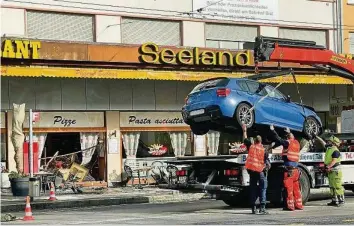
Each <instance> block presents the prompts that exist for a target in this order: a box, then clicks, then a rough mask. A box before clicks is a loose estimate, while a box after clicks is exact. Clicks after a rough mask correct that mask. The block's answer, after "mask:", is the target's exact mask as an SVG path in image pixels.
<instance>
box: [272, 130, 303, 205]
mask: <svg viewBox="0 0 354 226" xmlns="http://www.w3.org/2000/svg"><path fill="white" fill-rule="evenodd" d="M270 130H271V131H272V134H273V139H274V141H275V144H274V146H273V147H278V146H280V145H282V146H283V151H282V159H283V162H284V169H285V171H284V178H283V184H284V188H285V190H286V204H285V206H284V210H290V211H294V210H295V209H297V210H302V209H304V207H303V204H302V196H301V190H300V182H299V180H300V170H299V169H298V166H299V160H300V143H299V142H298V141H297V140H296V139H295V137H294V135H293V134H292V133H291V132H290V129H289V128H286V129H285V132H286V139H282V138H280V137H279V135H278V134H277V132H276V131H275V130H274V126H273V125H271V126H270Z"/></svg>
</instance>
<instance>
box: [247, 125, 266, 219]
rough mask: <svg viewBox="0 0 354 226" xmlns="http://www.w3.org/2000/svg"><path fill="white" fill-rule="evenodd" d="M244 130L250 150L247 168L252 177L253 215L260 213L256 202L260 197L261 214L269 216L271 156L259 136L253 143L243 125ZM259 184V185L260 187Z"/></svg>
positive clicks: (251, 197)
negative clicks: (268, 198)
mask: <svg viewBox="0 0 354 226" xmlns="http://www.w3.org/2000/svg"><path fill="white" fill-rule="evenodd" d="M242 130H243V140H244V144H245V145H246V147H247V150H248V155H247V159H246V163H245V167H246V169H247V172H248V173H249V175H250V189H251V192H250V199H251V200H250V202H251V206H252V213H253V214H257V213H258V212H257V207H256V201H257V198H258V197H259V202H260V203H261V208H260V211H259V214H268V212H267V211H266V208H265V207H266V201H267V198H266V193H267V187H268V180H267V172H268V170H269V169H270V161H269V156H268V153H267V152H266V151H265V148H264V147H263V145H262V138H261V136H257V137H256V139H255V141H253V140H251V139H248V137H247V127H246V125H242ZM257 184H259V186H258V185H257Z"/></svg>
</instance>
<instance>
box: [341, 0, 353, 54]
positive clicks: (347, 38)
mask: <svg viewBox="0 0 354 226" xmlns="http://www.w3.org/2000/svg"><path fill="white" fill-rule="evenodd" d="M342 2H343V52H344V53H351V54H354V18H353V15H354V1H353V0H342Z"/></svg>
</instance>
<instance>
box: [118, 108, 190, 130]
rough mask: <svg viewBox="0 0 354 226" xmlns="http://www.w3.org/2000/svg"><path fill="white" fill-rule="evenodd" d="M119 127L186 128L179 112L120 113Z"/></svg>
mask: <svg viewBox="0 0 354 226" xmlns="http://www.w3.org/2000/svg"><path fill="white" fill-rule="evenodd" d="M119 118H120V127H187V126H188V125H187V124H185V123H184V121H183V118H182V114H181V112H121V113H120V117H119Z"/></svg>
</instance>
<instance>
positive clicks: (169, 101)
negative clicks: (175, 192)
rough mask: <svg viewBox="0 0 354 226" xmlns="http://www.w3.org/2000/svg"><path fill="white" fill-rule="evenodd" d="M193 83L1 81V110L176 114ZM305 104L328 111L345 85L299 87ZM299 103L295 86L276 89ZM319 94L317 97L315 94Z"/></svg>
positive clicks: (342, 98)
mask: <svg viewBox="0 0 354 226" xmlns="http://www.w3.org/2000/svg"><path fill="white" fill-rule="evenodd" d="M196 84H197V83H196V82H177V81H150V80H118V79H117V80H98V79H56V78H36V79H33V78H2V79H1V109H2V110H7V109H11V108H12V103H17V104H20V103H26V108H27V109H29V108H32V109H36V110H65V111H69V110H70V111H74V110H92V111H93V110H99V111H103V110H134V111H139V110H145V111H146V110H151V111H155V110H156V111H164V110H166V111H179V110H181V107H182V106H183V104H184V99H185V97H186V96H187V94H188V93H189V92H190V91H191V90H192V89H193V88H194V86H195V85H196ZM299 88H300V93H301V95H302V97H303V101H304V103H305V104H308V105H310V106H313V107H314V108H315V109H316V110H317V111H329V104H330V103H335V102H337V100H340V101H345V100H346V99H347V87H346V86H345V85H336V86H334V85H299ZM279 89H280V90H281V91H282V92H283V93H284V94H285V95H291V96H292V99H293V100H294V101H297V102H299V101H300V100H299V98H298V94H297V91H296V86H295V85H294V84H283V85H281V86H280V88H279ZM314 93H315V94H320V95H314Z"/></svg>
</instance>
